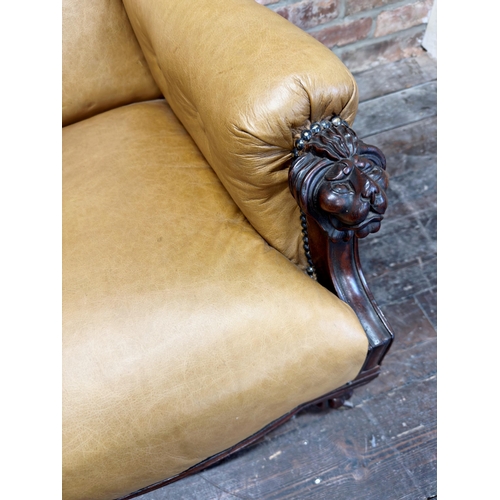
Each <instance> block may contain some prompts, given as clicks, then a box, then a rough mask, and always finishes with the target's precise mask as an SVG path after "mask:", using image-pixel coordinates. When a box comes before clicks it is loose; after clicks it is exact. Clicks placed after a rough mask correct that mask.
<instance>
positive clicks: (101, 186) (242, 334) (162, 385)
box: [63, 100, 367, 500]
mask: <svg viewBox="0 0 500 500" xmlns="http://www.w3.org/2000/svg"><path fill="white" fill-rule="evenodd" d="M366 352H367V339H366V336H365V334H364V331H363V329H362V327H361V325H360V324H359V322H358V320H357V318H356V316H355V315H354V313H353V312H352V310H351V309H350V308H349V307H348V306H347V305H346V304H344V303H343V302H341V301H340V300H339V299H337V298H336V297H335V296H333V295H332V294H330V293H329V292H327V291H326V290H325V289H324V288H323V287H321V286H320V285H318V284H317V283H316V282H314V281H313V280H311V279H310V278H308V277H307V276H306V275H305V274H304V273H303V272H302V271H301V270H300V269H299V268H298V267H296V266H295V265H294V264H292V263H291V262H290V261H289V260H288V259H286V258H285V257H284V256H283V255H281V254H280V253H279V252H278V251H276V250H274V249H273V248H271V247H270V246H269V245H268V244H267V243H266V242H265V241H264V240H263V238H262V237H261V236H260V235H259V234H258V233H257V232H256V231H255V230H254V229H253V227H252V226H251V225H250V224H249V223H248V222H247V220H246V219H245V217H244V216H243V215H242V213H241V211H240V210H239V208H238V207H237V206H236V205H235V203H234V202H233V201H232V199H231V198H230V196H229V195H228V194H227V192H226V191H225V189H224V188H223V186H222V185H221V183H220V182H219V180H218V178H217V176H216V175H215V173H214V172H213V170H212V169H211V168H210V167H209V166H208V164H207V163H206V161H205V159H204V158H203V156H202V155H201V153H200V152H199V150H198V149H197V148H196V146H195V145H194V143H193V141H192V140H191V138H190V137H189V135H188V134H187V133H186V131H185V130H184V128H183V127H182V125H180V123H179V122H178V120H177V119H176V117H175V116H174V114H173V113H172V111H171V110H170V108H169V107H168V105H167V104H166V103H165V101H163V100H158V101H150V102H146V103H139V104H132V105H129V106H124V107H121V108H117V109H114V110H111V111H108V112H106V113H103V114H100V115H97V116H94V117H92V118H89V119H87V120H84V121H81V122H78V123H75V124H73V125H70V126H68V127H66V128H64V129H63V464H64V472H63V478H64V481H63V482H64V498H65V500H70V499H77V498H78V499H83V498H85V499H105V498H107V499H109V498H116V497H118V496H121V495H124V494H126V493H128V492H131V491H135V490H137V489H139V488H141V487H144V486H147V485H149V484H152V483H154V482H157V481H159V480H162V479H165V478H167V477H170V476H173V475H175V474H177V473H179V472H181V471H183V470H185V469H187V468H189V467H190V466H192V465H194V464H196V463H199V462H200V461H202V460H203V459H205V458H207V457H209V456H211V455H213V454H216V453H218V452H220V451H222V450H224V449H226V448H228V447H230V446H232V445H234V444H236V443H237V442H239V441H241V440H243V439H244V438H246V437H247V436H249V435H251V434H253V433H255V432H256V431H257V430H259V429H261V428H262V427H264V426H265V425H267V424H268V423H270V422H271V421H273V420H275V419H276V418H278V417H280V416H281V415H283V414H285V413H287V412H288V411H290V410H291V409H293V408H295V407H296V406H298V405H299V404H301V403H303V402H306V401H309V400H312V399H313V398H316V397H319V396H321V395H322V394H325V393H327V392H329V391H331V390H333V389H335V388H337V387H339V386H341V385H343V384H344V383H345V382H347V381H349V380H351V379H353V378H354V377H355V376H356V375H357V373H358V372H359V370H360V368H361V366H362V364H363V361H364V359H365V355H366Z"/></svg>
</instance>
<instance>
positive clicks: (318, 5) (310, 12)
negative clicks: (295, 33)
mask: <svg viewBox="0 0 500 500" xmlns="http://www.w3.org/2000/svg"><path fill="white" fill-rule="evenodd" d="M273 10H274V9H273ZM275 12H276V13H278V14H279V15H280V16H283V17H284V18H285V19H288V20H289V21H290V22H292V23H293V24H295V25H296V26H298V27H299V28H302V29H308V28H314V27H315V26H318V25H319V24H324V23H327V22H329V21H331V20H333V19H335V18H336V17H338V15H339V0H303V1H302V2H297V3H292V4H290V5H285V6H284V7H280V8H279V9H276V10H275Z"/></svg>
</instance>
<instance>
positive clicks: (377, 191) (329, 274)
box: [288, 117, 394, 407]
mask: <svg viewBox="0 0 500 500" xmlns="http://www.w3.org/2000/svg"><path fill="white" fill-rule="evenodd" d="M385 163H386V162H385V157H384V155H383V153H382V152H381V151H380V150H379V149H378V148H376V147H374V146H370V145H367V144H365V143H364V142H363V141H361V140H360V139H359V138H358V137H357V136H356V134H355V132H354V131H353V130H352V129H351V128H350V127H349V126H348V124H347V123H346V122H345V121H344V120H342V119H341V118H340V117H334V118H333V119H332V120H331V121H330V120H324V121H322V122H320V123H313V124H312V126H311V129H310V130H304V131H302V133H301V136H300V137H298V138H297V140H296V149H295V150H294V159H293V161H292V165H291V167H290V171H289V176H288V180H289V186H290V190H291V192H292V194H293V196H294V197H295V199H296V201H297V203H298V204H299V206H300V209H301V211H302V216H301V221H302V228H303V237H304V250H305V252H306V256H307V259H308V262H309V267H308V269H307V272H308V274H309V275H310V276H311V277H312V278H314V279H317V281H318V282H319V283H321V284H322V285H323V286H325V287H326V288H328V289H329V290H330V291H331V292H333V293H335V294H336V295H337V296H338V297H339V298H340V299H342V300H343V301H345V302H347V303H348V304H349V305H350V306H351V307H352V308H353V309H354V311H355V312H356V314H357V315H358V318H359V320H360V322H361V324H362V326H363V328H364V329H365V332H366V335H367V337H368V341H369V350H368V354H367V358H366V361H365V364H364V365H363V368H362V370H361V372H360V374H359V375H358V377H357V378H356V379H355V380H354V381H353V382H351V383H349V384H348V385H347V386H344V387H343V388H341V389H339V390H338V391H336V392H338V396H335V395H334V397H333V398H332V399H331V401H330V406H334V407H338V406H340V405H341V404H342V403H343V401H344V400H345V399H346V398H347V397H349V396H350V393H351V392H352V388H353V387H355V386H357V385H362V384H365V383H367V382H368V381H370V380H371V379H373V378H375V377H376V376H377V375H378V373H379V371H380V364H381V362H382V359H383V357H384V356H385V354H386V353H387V351H388V349H389V347H390V345H391V343H392V340H393V338H394V335H393V333H392V331H391V329H390V327H389V325H388V323H387V320H386V319H385V318H384V316H383V314H382V312H381V311H380V309H379V307H378V306H377V304H376V303H375V300H374V298H373V296H372V294H371V292H370V290H369V288H368V285H367V284H366V280H365V278H364V276H363V272H362V269H361V264H360V260H359V254H358V238H364V237H366V236H367V235H368V234H370V233H374V232H377V231H378V230H379V229H380V224H381V222H382V219H383V214H384V213H385V211H386V209H387V196H386V193H385V191H386V189H387V186H388V176H387V173H386V171H385Z"/></svg>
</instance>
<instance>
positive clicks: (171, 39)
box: [124, 0, 358, 265]
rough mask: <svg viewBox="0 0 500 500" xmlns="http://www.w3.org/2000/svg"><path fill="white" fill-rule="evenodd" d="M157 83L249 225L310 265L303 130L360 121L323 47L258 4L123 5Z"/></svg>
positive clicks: (346, 84)
mask: <svg viewBox="0 0 500 500" xmlns="http://www.w3.org/2000/svg"><path fill="white" fill-rule="evenodd" d="M124 4H125V7H126V10H127V13H128V15H129V18H130V22H131V24H132V26H133V28H134V31H135V33H136V35H137V39H138V40H139V43H140V45H141V47H142V49H143V51H144V54H145V56H146V59H147V61H148V63H149V66H150V68H151V71H152V73H153V76H154V78H155V80H156V82H157V83H158V85H159V87H160V88H161V90H162V93H163V95H164V96H165V97H166V99H167V101H168V102H169V103H170V105H171V106H172V109H173V110H174V112H175V113H176V115H177V116H178V117H179V119H180V120H181V122H182V123H183V124H184V126H185V127H186V129H187V130H188V132H189V133H190V134H191V136H192V137H193V139H194V140H195V142H196V143H197V145H198V147H199V148H200V150H201V151H202V153H203V155H204V156H205V158H206V159H207V160H208V162H209V164H210V165H211V166H212V168H214V170H215V171H216V172H217V174H218V176H219V178H220V180H221V181H222V183H223V184H224V186H225V187H226V189H227V190H228V192H229V193H230V194H231V196H232V198H233V199H234V200H235V202H236V203H237V204H238V206H239V207H240V209H241V210H242V212H243V213H244V214H245V216H246V217H247V219H248V220H249V221H250V223H251V224H252V225H253V226H254V227H255V228H256V229H257V231H258V232H259V234H261V235H262V236H263V237H264V238H265V239H266V241H267V242H268V243H269V244H270V245H272V246H273V247H274V248H276V249H278V250H279V251H280V252H281V253H283V255H285V256H286V257H288V258H289V259H291V260H292V261H293V262H295V263H300V264H301V265H305V258H304V256H303V251H302V244H301V237H300V221H299V210H298V208H297V205H296V203H295V201H294V200H293V198H292V196H291V194H290V192H289V189H288V185H287V167H288V165H289V160H290V158H291V154H290V152H291V150H292V149H293V140H294V139H293V138H294V134H295V133H296V132H297V130H298V129H302V128H304V127H305V126H306V125H308V124H310V121H311V120H312V121H317V120H321V119H323V118H325V117H328V116H331V115H332V114H339V113H340V114H341V115H342V117H344V118H345V119H346V120H347V121H349V122H351V121H352V120H353V119H354V116H355V113H356V109H357V101H358V95H357V88H356V84H355V82H354V79H353V78H352V76H351V74H350V73H349V72H348V70H347V69H346V67H345V66H344V65H343V64H342V63H341V61H340V60H339V59H338V58H337V57H336V56H335V55H334V54H333V53H332V52H331V51H330V50H329V49H327V48H326V47H324V46H323V45H322V44H321V43H319V42H318V41H317V40H315V39H314V38H312V37H311V36H309V35H308V34H306V33H305V32H303V31H302V30H300V29H299V28H297V27H295V26H294V25H292V24H291V23H290V22H288V21H286V20H285V19H283V18H282V17H280V16H279V15H277V14H275V13H274V12H272V11H271V10H269V9H268V8H266V7H263V6H262V5H259V4H257V3H256V2H255V1H254V0H183V1H172V0H150V1H148V2H144V1H139V0H124Z"/></svg>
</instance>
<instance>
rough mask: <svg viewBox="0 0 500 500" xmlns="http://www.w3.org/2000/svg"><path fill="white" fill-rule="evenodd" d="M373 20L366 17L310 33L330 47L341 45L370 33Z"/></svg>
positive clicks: (360, 38) (361, 38)
mask: <svg viewBox="0 0 500 500" xmlns="http://www.w3.org/2000/svg"><path fill="white" fill-rule="evenodd" d="M372 22H373V21H372V19H371V18H370V17H364V18H362V19H357V20H356V21H350V22H346V23H344V24H339V25H337V26H330V27H328V28H324V29H322V30H320V31H316V32H314V33H310V34H311V35H312V36H313V37H314V38H316V40H319V41H320V42H321V43H322V44H324V45H326V46H327V47H328V48H332V47H335V46H337V47H341V46H343V45H347V44H348V43H353V42H356V41H358V40H363V38H366V37H367V36H368V33H370V29H371V27H372Z"/></svg>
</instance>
